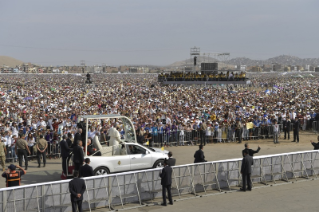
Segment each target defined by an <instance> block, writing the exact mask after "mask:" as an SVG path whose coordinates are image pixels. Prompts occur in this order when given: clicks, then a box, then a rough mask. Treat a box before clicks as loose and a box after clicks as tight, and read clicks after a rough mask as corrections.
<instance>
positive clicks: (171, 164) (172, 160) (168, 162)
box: [167, 152, 176, 166]
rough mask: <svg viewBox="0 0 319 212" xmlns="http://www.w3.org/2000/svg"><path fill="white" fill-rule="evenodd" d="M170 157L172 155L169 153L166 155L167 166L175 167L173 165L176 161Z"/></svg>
mask: <svg viewBox="0 0 319 212" xmlns="http://www.w3.org/2000/svg"><path fill="white" fill-rule="evenodd" d="M172 156H173V153H172V152H169V153H168V160H167V165H169V166H175V164H176V159H175V158H172Z"/></svg>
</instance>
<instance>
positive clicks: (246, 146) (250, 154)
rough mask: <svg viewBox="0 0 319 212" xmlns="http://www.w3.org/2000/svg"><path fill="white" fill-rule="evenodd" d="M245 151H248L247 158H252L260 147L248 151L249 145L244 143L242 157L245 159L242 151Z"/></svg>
mask: <svg viewBox="0 0 319 212" xmlns="http://www.w3.org/2000/svg"><path fill="white" fill-rule="evenodd" d="M246 149H247V150H248V154H249V156H251V157H253V156H254V154H256V153H258V152H259V150H260V146H258V149H257V150H256V151H255V150H252V149H249V144H248V143H245V149H243V151H242V154H243V157H245V155H244V151H245V150H246Z"/></svg>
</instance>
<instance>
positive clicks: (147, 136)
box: [0, 74, 319, 158]
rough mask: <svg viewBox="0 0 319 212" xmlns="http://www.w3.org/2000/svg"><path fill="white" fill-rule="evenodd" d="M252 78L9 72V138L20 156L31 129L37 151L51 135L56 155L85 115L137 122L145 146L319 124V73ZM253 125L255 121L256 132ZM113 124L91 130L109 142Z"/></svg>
mask: <svg viewBox="0 0 319 212" xmlns="http://www.w3.org/2000/svg"><path fill="white" fill-rule="evenodd" d="M249 78H250V82H251V84H250V85H249V86H248V85H247V86H242V85H240V86H239V85H238V86H236V85H230V86H226V87H225V86H215V87H214V86H205V87H203V86H183V85H178V86H177V85H175V86H162V85H161V84H160V83H159V82H158V78H157V75H155V74H135V75H134V74H107V75H103V74H92V75H91V80H92V82H93V83H92V84H86V83H85V80H86V77H85V76H84V75H82V76H80V75H72V74H69V75H63V74H60V75H46V74H45V75H41V74H37V75H35V74H24V75H14V74H12V75H10V74H8V75H1V76H0V86H1V87H0V89H1V90H0V105H1V108H0V133H1V140H2V141H3V142H4V143H5V145H6V149H7V151H8V152H9V151H10V153H11V154H14V148H15V140H16V139H17V138H18V137H19V136H20V135H21V134H24V135H25V139H26V141H27V143H28V146H29V149H30V152H31V154H32V151H33V149H34V145H35V143H36V142H37V141H38V140H39V138H40V135H43V137H44V138H45V139H46V141H47V142H48V145H49V146H50V147H51V148H49V151H52V152H55V151H58V150H57V149H55V147H56V145H57V144H58V142H59V140H61V137H60V136H61V132H59V127H58V126H59V125H60V124H63V133H66V134H69V135H71V136H72V137H73V136H74V135H75V133H76V132H77V122H78V117H79V116H81V115H99V114H121V115H125V116H127V117H129V118H130V119H131V120H132V122H133V124H134V126H135V130H136V135H137V139H138V142H139V143H144V142H145V141H146V140H152V142H155V143H156V142H157V143H160V145H168V143H169V142H173V141H176V142H177V141H178V140H179V139H180V138H182V139H183V140H185V139H186V137H187V136H188V137H189V136H193V137H194V132H199V134H201V135H202V134H205V136H208V137H209V136H211V137H212V138H213V140H212V141H218V138H220V135H219V132H222V133H224V134H225V135H224V136H225V138H224V140H226V141H233V140H234V138H235V139H236V136H235V132H236V130H238V126H239V127H240V128H242V131H240V132H242V133H243V139H250V138H252V137H253V135H255V134H256V132H259V133H260V132H262V133H263V135H266V136H267V130H268V129H269V128H265V127H267V126H272V125H273V124H274V123H275V121H277V122H278V124H283V123H284V122H285V121H287V120H289V121H291V123H293V122H294V121H295V120H296V117H298V119H299V122H300V128H301V130H307V129H310V128H312V122H313V121H317V122H318V121H319V106H318V105H319V102H318V85H319V76H317V75H315V77H313V78H299V79H296V78H293V77H292V75H290V74H287V75H284V76H279V75H278V74H267V75H266V74H264V75H262V76H260V75H257V74H256V75H250V76H249ZM236 122H237V123H236ZM238 122H239V123H240V124H239V125H238ZM248 123H250V124H251V123H252V124H253V126H251V127H250V128H249V130H248V127H247V124H248ZM203 126H205V127H204V128H203ZM110 127H111V125H110V124H109V123H104V124H103V125H99V126H94V125H92V126H90V128H89V135H90V134H92V133H98V134H99V135H100V136H101V137H103V138H104V139H100V140H102V141H103V140H107V137H108V135H107V133H108V129H109V128H110ZM221 129H222V131H221ZM246 129H247V130H246ZM256 129H259V131H257V130H256ZM118 130H119V131H122V130H123V129H120V128H119V129H118ZM201 135H199V136H201ZM184 137H185V139H184ZM214 138H216V140H214ZM205 142H207V140H205ZM182 144H183V143H182ZM11 156H12V157H14V158H16V156H15V155H11Z"/></svg>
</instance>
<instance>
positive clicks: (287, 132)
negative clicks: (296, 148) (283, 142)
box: [285, 130, 290, 140]
mask: <svg viewBox="0 0 319 212" xmlns="http://www.w3.org/2000/svg"><path fill="white" fill-rule="evenodd" d="M286 135H288V140H289V139H290V132H289V130H285V139H286Z"/></svg>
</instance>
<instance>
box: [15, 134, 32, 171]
mask: <svg viewBox="0 0 319 212" xmlns="http://www.w3.org/2000/svg"><path fill="white" fill-rule="evenodd" d="M19 137H20V138H19V139H18V140H17V141H16V146H15V151H16V154H17V155H18V158H19V166H22V157H24V160H25V170H28V154H27V152H29V154H30V155H31V152H30V150H29V147H28V143H27V141H26V140H25V135H24V134H20V136H19Z"/></svg>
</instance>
